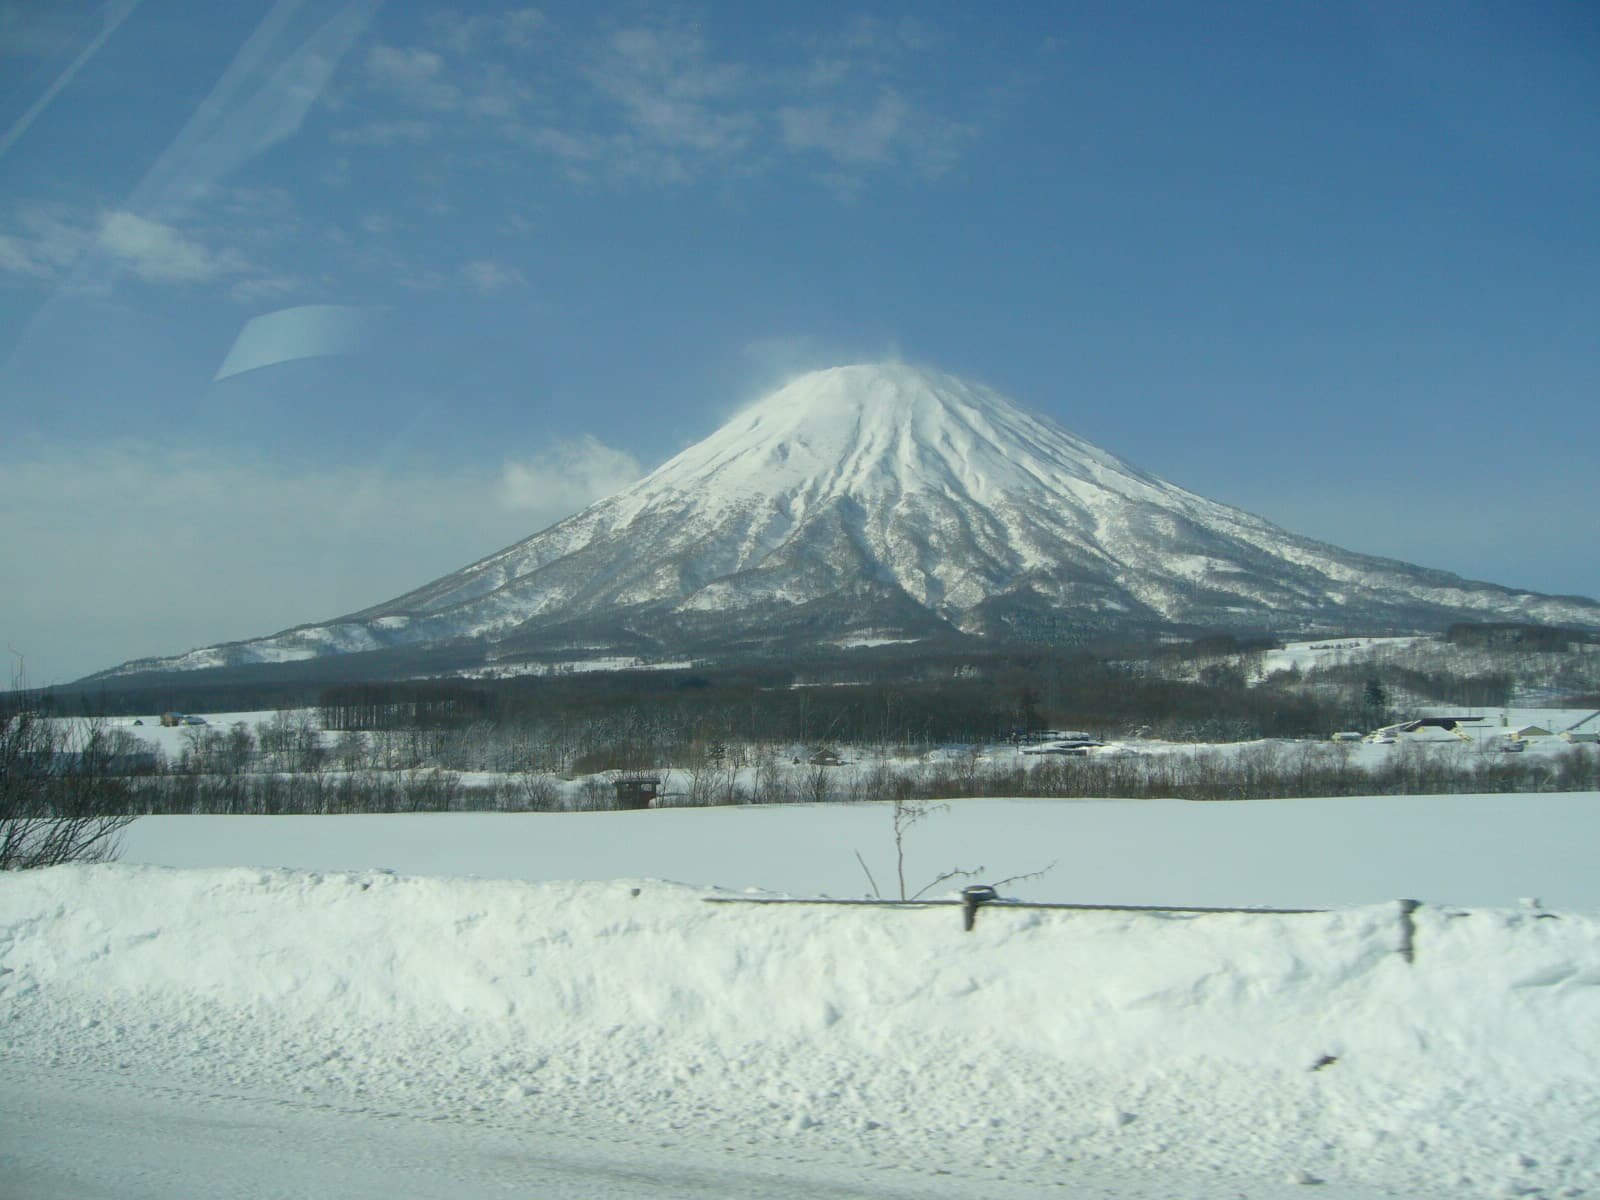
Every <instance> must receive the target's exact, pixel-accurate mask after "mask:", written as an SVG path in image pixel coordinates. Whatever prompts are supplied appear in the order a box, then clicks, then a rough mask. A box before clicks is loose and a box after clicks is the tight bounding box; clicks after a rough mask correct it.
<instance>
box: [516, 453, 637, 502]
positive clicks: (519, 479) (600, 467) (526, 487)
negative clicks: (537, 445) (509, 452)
mask: <svg viewBox="0 0 1600 1200" xmlns="http://www.w3.org/2000/svg"><path fill="white" fill-rule="evenodd" d="M643 474H644V469H643V467H641V466H640V464H639V460H638V459H637V458H635V457H634V456H633V455H632V454H629V453H628V452H627V451H626V450H617V449H615V448H613V447H611V446H607V445H606V444H605V443H604V442H602V441H600V440H599V439H598V438H595V437H593V436H586V437H583V438H581V439H579V440H578V441H576V442H563V443H560V444H558V445H556V446H554V447H552V448H551V449H549V450H547V451H545V452H544V453H542V454H539V455H535V456H534V457H532V458H527V459H523V460H521V461H518V462H508V463H506V464H505V466H504V468H503V469H502V470H501V473H500V483H499V487H498V488H497V496H498V499H499V501H500V504H501V505H502V506H503V507H505V508H508V509H515V510H519V511H528V512H552V511H555V510H558V509H563V508H564V509H566V510H567V511H569V512H571V511H576V510H577V509H578V508H582V507H583V506H584V505H586V504H591V503H593V502H594V501H596V500H600V499H602V498H604V497H606V496H609V495H611V494H612V493H613V492H616V491H618V490H619V489H621V488H625V487H627V486H628V484H630V483H632V482H634V480H636V479H638V478H639V477H640V476H641V475H643Z"/></svg>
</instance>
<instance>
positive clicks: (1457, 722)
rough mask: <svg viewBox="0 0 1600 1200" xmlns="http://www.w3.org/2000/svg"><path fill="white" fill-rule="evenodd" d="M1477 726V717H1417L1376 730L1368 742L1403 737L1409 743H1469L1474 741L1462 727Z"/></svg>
mask: <svg viewBox="0 0 1600 1200" xmlns="http://www.w3.org/2000/svg"><path fill="white" fill-rule="evenodd" d="M1477 724H1478V718H1477V717H1417V718H1415V719H1414V720H1410V721H1401V722H1399V723H1398V724H1395V725H1385V726H1384V727H1383V728H1382V729H1374V730H1373V731H1372V732H1371V733H1369V734H1367V740H1368V741H1369V742H1397V741H1399V740H1400V739H1401V738H1402V737H1403V738H1405V739H1406V740H1407V741H1408V742H1426V741H1436V742H1448V741H1451V740H1454V739H1460V740H1461V741H1463V742H1469V741H1471V740H1472V739H1471V738H1470V737H1469V736H1468V735H1467V734H1466V733H1464V732H1462V730H1461V728H1460V727H1461V726H1463V725H1477Z"/></svg>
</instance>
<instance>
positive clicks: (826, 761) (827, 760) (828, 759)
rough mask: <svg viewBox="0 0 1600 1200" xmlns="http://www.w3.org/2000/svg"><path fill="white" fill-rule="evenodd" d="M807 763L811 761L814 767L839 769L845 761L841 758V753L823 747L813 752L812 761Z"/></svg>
mask: <svg viewBox="0 0 1600 1200" xmlns="http://www.w3.org/2000/svg"><path fill="white" fill-rule="evenodd" d="M807 761H809V762H810V763H811V765H812V766H813V767H837V766H838V765H839V764H840V763H842V762H843V761H844V759H842V758H840V757H839V752H838V751H837V750H830V749H828V747H826V746H823V747H820V748H819V749H817V750H815V751H813V752H812V755H811V757H810V759H808V760H807Z"/></svg>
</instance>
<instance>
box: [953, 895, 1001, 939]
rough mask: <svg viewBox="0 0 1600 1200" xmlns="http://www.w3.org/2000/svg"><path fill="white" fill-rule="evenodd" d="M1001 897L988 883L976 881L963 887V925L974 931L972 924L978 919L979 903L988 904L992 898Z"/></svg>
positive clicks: (969, 930)
mask: <svg viewBox="0 0 1600 1200" xmlns="http://www.w3.org/2000/svg"><path fill="white" fill-rule="evenodd" d="M999 898H1000V896H999V893H997V892H996V891H995V890H994V889H993V888H992V887H990V886H989V885H988V884H986V883H975V884H973V885H972V886H971V887H964V888H962V889H961V921H962V927H963V928H964V929H965V930H966V931H967V932H968V933H971V932H972V926H973V923H974V922H975V921H977V919H978V905H980V904H987V903H989V901H991V900H998V899H999Z"/></svg>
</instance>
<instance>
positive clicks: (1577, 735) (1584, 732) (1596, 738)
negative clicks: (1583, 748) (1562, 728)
mask: <svg viewBox="0 0 1600 1200" xmlns="http://www.w3.org/2000/svg"><path fill="white" fill-rule="evenodd" d="M1561 736H1562V737H1563V738H1565V739H1566V740H1567V741H1569V742H1573V743H1578V742H1590V743H1594V742H1600V732H1597V731H1596V730H1593V729H1569V730H1567V731H1566V732H1565V733H1563V734H1562V735H1561Z"/></svg>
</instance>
